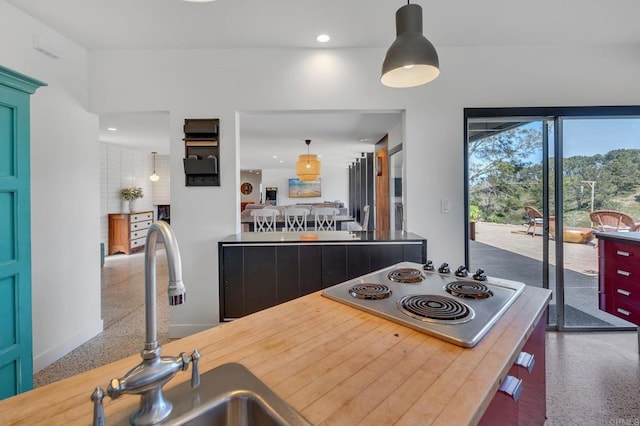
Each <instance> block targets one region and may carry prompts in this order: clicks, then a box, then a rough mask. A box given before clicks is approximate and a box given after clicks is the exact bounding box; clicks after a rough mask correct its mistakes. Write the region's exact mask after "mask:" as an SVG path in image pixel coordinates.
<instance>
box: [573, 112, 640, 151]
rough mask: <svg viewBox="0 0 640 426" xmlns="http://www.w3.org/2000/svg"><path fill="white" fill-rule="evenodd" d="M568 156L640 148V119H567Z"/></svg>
mask: <svg viewBox="0 0 640 426" xmlns="http://www.w3.org/2000/svg"><path fill="white" fill-rule="evenodd" d="M563 126H564V147H563V150H564V157H573V156H576V155H585V156H591V155H594V154H606V153H607V152H609V151H611V150H612V149H622V148H624V149H640V119H638V118H616V119H597V118H595V119H594V118H590V119H575V120H564V123H563Z"/></svg>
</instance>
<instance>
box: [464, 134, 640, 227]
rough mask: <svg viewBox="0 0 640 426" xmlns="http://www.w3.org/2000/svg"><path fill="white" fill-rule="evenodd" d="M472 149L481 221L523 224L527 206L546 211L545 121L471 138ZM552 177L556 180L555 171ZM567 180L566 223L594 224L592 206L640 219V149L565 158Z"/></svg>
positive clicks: (473, 189) (473, 194) (474, 200)
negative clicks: (544, 198) (544, 203)
mask: <svg viewBox="0 0 640 426" xmlns="http://www.w3.org/2000/svg"><path fill="white" fill-rule="evenodd" d="M602 143H603V146H605V147H606V146H607V141H603V142H602ZM612 148H615V147H612ZM468 152H469V204H470V205H472V206H477V207H478V208H479V216H480V220H482V221H485V222H497V223H511V224H521V223H524V222H526V215H525V212H524V206H525V205H531V206H535V207H537V208H539V209H540V210H542V209H541V207H542V125H541V122H536V123H528V124H523V125H522V126H520V127H516V128H512V129H510V130H505V131H502V132H500V133H497V134H495V135H493V136H489V137H485V138H482V139H478V140H474V141H470V142H469V146H468ZM549 162H550V164H553V158H551V159H550V160H549ZM550 180H551V184H552V183H553V173H551V174H550ZM563 182H564V186H563V195H564V200H563V201H564V213H565V216H564V217H565V223H566V225H569V226H590V220H589V212H590V210H592V209H593V210H601V209H607V210H618V211H623V212H625V213H627V214H630V215H631V216H633V217H635V218H640V149H612V150H610V151H609V152H607V153H606V154H595V155H591V156H572V157H568V158H565V159H564V161H563ZM591 185H593V186H594V191H593V196H594V200H593V208H592V206H591V196H592V193H591ZM553 210H554V209H553V208H552V211H553Z"/></svg>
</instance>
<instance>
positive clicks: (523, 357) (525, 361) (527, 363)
mask: <svg viewBox="0 0 640 426" xmlns="http://www.w3.org/2000/svg"><path fill="white" fill-rule="evenodd" d="M516 365H519V366H520V367H524V368H526V369H527V371H528V372H529V373H531V372H532V371H533V367H535V365H536V359H535V357H534V355H533V354H530V353H528V352H524V351H522V352H520V354H519V355H518V358H516Z"/></svg>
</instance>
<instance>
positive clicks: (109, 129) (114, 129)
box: [107, 127, 118, 132]
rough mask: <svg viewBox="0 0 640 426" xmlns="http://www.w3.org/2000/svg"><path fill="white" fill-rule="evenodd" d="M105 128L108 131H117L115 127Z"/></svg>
mask: <svg viewBox="0 0 640 426" xmlns="http://www.w3.org/2000/svg"><path fill="white" fill-rule="evenodd" d="M107 130H108V131H110V132H117V131H118V129H116V128H115V127H107Z"/></svg>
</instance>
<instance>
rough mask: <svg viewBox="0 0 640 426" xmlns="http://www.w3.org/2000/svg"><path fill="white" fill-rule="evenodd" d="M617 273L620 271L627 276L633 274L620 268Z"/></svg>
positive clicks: (620, 273) (619, 273)
mask: <svg viewBox="0 0 640 426" xmlns="http://www.w3.org/2000/svg"><path fill="white" fill-rule="evenodd" d="M617 273H618V275H623V276H625V277H630V276H631V272H627V271H623V270H622V269H618V271H617Z"/></svg>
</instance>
